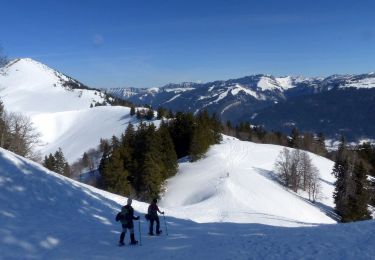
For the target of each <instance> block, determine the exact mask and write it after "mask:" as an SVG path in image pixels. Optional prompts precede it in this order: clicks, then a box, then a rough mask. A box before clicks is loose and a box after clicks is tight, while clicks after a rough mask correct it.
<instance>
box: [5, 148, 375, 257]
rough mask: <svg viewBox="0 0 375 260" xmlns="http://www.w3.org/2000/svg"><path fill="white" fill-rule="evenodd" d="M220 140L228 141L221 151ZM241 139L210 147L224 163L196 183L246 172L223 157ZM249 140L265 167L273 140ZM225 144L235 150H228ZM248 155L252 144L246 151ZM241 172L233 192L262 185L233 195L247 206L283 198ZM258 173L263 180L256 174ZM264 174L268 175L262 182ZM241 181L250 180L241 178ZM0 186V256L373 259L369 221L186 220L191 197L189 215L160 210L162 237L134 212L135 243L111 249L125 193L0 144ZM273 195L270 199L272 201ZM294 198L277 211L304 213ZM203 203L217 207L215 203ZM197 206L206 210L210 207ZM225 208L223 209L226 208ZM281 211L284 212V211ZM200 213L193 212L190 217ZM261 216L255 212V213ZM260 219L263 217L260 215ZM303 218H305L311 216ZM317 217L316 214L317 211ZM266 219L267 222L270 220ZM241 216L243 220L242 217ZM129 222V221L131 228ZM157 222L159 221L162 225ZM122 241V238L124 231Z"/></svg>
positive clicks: (302, 204)
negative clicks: (50, 167) (163, 220)
mask: <svg viewBox="0 0 375 260" xmlns="http://www.w3.org/2000/svg"><path fill="white" fill-rule="evenodd" d="M228 145H229V146H232V148H230V149H229V151H228ZM242 145H245V144H242V143H241V142H239V143H238V141H235V142H231V141H227V142H226V143H225V144H223V145H218V146H216V147H214V149H212V150H211V151H210V152H209V154H208V157H207V158H206V159H204V160H202V162H203V163H204V161H206V160H209V161H210V160H214V161H215V160H217V159H218V157H217V154H218V153H220V150H222V153H223V154H227V156H228V157H227V158H222V159H221V160H222V161H227V162H228V164H227V167H226V168H225V169H224V171H222V170H219V168H216V169H215V167H212V168H209V169H207V172H206V173H208V174H209V177H205V176H200V178H201V179H202V180H201V182H199V183H198V184H199V185H202V184H203V183H205V182H206V180H207V179H215V178H220V176H221V174H222V173H223V172H227V171H229V173H230V175H229V177H226V178H227V179H232V180H231V181H233V183H234V180H235V179H237V178H240V175H246V174H245V173H243V172H242V174H240V173H239V174H238V176H236V175H235V174H234V172H235V170H238V168H237V167H236V165H235V164H231V163H232V162H233V163H238V164H239V165H244V164H246V162H245V161H248V160H247V158H238V157H237V158H235V157H234V158H231V156H234V155H236V154H240V151H241V149H246V148H245V147H243V146H242ZM250 145H251V146H253V148H254V149H258V148H259V149H260V153H262V149H264V150H263V152H264V151H265V150H267V151H268V152H269V153H270V157H269V158H268V160H267V161H266V159H263V158H255V157H253V158H250V157H249V161H252V162H253V163H254V164H252V165H253V166H254V165H255V162H257V164H258V166H259V168H262V167H265V168H267V167H268V166H267V165H269V164H270V163H269V162H268V161H271V160H272V158H273V154H275V153H277V149H275V151H272V148H276V147H274V146H273V147H272V146H269V147H267V146H265V147H262V146H259V147H258V146H257V145H254V144H250ZM245 146H247V145H245ZM232 149H236V150H237V151H238V152H233V151H232ZM230 151H232V152H230ZM215 154H216V155H215ZM254 154H256V152H255V151H254V153H253V154H252V155H253V156H254ZM258 160H259V161H258ZM202 162H198V163H196V164H194V163H193V164H191V166H189V165H181V169H182V170H181V173H180V174H179V176H178V177H177V179H179V178H182V177H183V176H185V178H186V182H187V183H188V182H189V181H190V180H191V179H190V178H189V177H188V176H186V175H187V172H188V171H189V169H188V168H189V167H191V171H190V172H189V173H192V172H193V171H194V170H195V169H196V167H198V166H199V165H200V164H202ZM216 162H217V161H216ZM314 162H318V163H319V162H321V163H322V165H323V164H324V160H322V159H319V158H314ZM217 163H218V162H217ZM224 164H225V162H224ZM221 165H222V164H221ZM249 165H251V164H249ZM320 166H321V165H320ZM232 167H233V168H232ZM209 171H212V172H209ZM215 174H216V177H215ZM248 175H254V178H250V177H249V176H244V178H245V180H246V183H245V182H243V183H242V184H243V187H241V185H240V183H239V182H238V183H236V185H233V189H234V190H233V191H235V190H236V189H238V191H239V194H240V195H241V193H242V192H244V191H243V190H242V189H243V188H244V187H246V185H248V186H247V187H248V188H254V189H256V186H257V185H260V184H263V185H265V189H264V190H262V189H259V190H258V192H261V193H260V194H258V196H253V197H249V198H246V197H243V196H248V194H243V196H241V198H240V200H241V201H245V200H248V202H249V204H248V205H247V206H249V205H251V203H250V202H252V203H253V204H254V208H253V209H254V211H255V210H256V209H255V206H256V207H258V206H259V203H257V201H258V200H259V199H260V200H264V199H265V198H266V197H267V194H270V193H274V195H273V196H272V195H271V196H272V197H275V194H279V195H280V196H282V197H283V196H287V195H285V194H287V193H289V192H288V191H285V190H282V189H279V188H275V185H276V184H274V181H272V180H269V179H268V177H267V176H265V175H264V174H261V173H260V172H259V170H257V169H249V173H248ZM235 176H236V177H235ZM262 177H263V178H264V180H262V181H260V179H262ZM266 179H268V181H269V183H268V184H266V183H267V181H265V180H266ZM245 180H242V181H245ZM248 181H253V182H250V183H247V182H248ZM197 182H198V180H195V182H194V183H190V185H187V186H189V187H190V188H192V189H193V190H194V192H193V193H195V194H194V196H196V198H195V201H199V200H201V199H199V197H200V198H202V197H204V196H205V195H204V194H198V193H197V192H198V190H199V189H198V188H197V187H195V186H194V185H195V184H197ZM173 183H174V184H173ZM173 185H177V186H178V180H174V179H172V180H171V182H170V183H169V185H168V189H169V190H170V192H172V188H173V187H174V186H173ZM219 186H220V185H219ZM270 187H273V188H274V189H270ZM0 188H1V193H0V248H1V250H0V259H124V258H127V259H155V258H160V259H301V258H304V259H373V256H374V255H375V248H374V247H373V245H374V243H375V236H374V232H375V225H374V224H375V223H374V221H365V222H361V223H353V224H331V225H314V226H311V227H295V228H290V227H280V226H270V225H263V224H257V223H251V222H252V221H253V220H254V219H255V218H253V217H251V216H250V217H249V221H248V223H233V222H238V221H236V219H234V221H231V219H230V217H228V218H226V219H225V221H227V222H226V223H223V222H220V223H219V222H212V223H196V222H193V221H191V220H187V219H186V218H189V217H190V218H192V214H193V213H194V212H195V213H197V212H198V209H199V205H196V207H197V208H196V209H195V206H193V203H191V201H190V202H189V203H188V204H189V205H190V206H191V210H192V212H193V213H190V216H189V215H187V216H186V217H184V216H182V218H184V219H182V218H176V217H173V216H174V215H176V214H181V215H183V214H185V213H186V214H187V213H188V212H182V213H178V211H179V210H180V209H179V208H178V207H179V206H177V207H174V208H163V209H162V210H165V212H166V214H167V223H168V231H169V236H165V235H164V234H163V235H162V236H160V237H147V236H145V234H146V232H147V224H146V222H145V221H144V218H143V217H142V221H141V226H142V234H143V236H142V246H128V245H126V246H125V247H121V248H119V247H117V245H116V243H117V240H118V237H119V231H120V225H119V224H118V223H116V222H115V221H114V216H115V214H116V213H117V211H118V210H119V209H120V206H121V204H122V203H124V202H125V201H126V198H123V197H120V196H117V195H114V194H110V193H108V192H104V191H100V190H98V189H95V188H92V187H90V186H87V185H83V184H80V183H78V182H75V181H72V180H70V179H67V178H65V177H62V176H60V175H57V174H55V173H53V172H51V171H48V170H46V169H45V168H43V167H41V166H40V165H38V164H36V163H34V162H31V161H29V160H26V159H24V158H21V157H19V156H16V155H14V154H12V153H10V152H8V151H6V150H3V149H0ZM249 192H250V193H251V191H249ZM181 194H182V193H180V195H181ZM183 194H185V193H183ZM187 194H188V195H186V196H185V197H188V196H191V197H190V198H192V196H193V195H192V194H190V193H187ZM282 194H284V195H282ZM180 195H179V196H180ZM222 195H223V196H222V197H221V199H223V203H228V200H229V199H231V198H232V199H233V196H232V197H231V196H229V197H228V198H226V197H225V196H228V195H229V194H222ZM224 195H225V196H224ZM253 195H255V192H254V193H253ZM282 197H281V198H282ZM281 198H280V199H279V200H277V201H275V203H279V202H280V201H281ZM171 199H172V198H171V197H169V195H168V193H167V194H166V197H165V201H164V202H165V204H167V203H166V202H167V201H168V200H169V202H171V201H172V200H171ZM182 199H183V197H180V201H178V200H177V201H176V200H175V203H177V204H181V201H183V200H182ZM288 199H289V198H288ZM296 200H298V198H295V199H291V201H290V202H289V203H287V202H285V201H284V202H283V205H284V207H286V208H284V210H287V208H289V207H296V208H297V207H301V209H300V211H301V213H302V212H304V211H305V210H306V209H307V212H309V214H310V213H313V212H314V210H313V209H311V208H310V207H312V205H309V203H307V202H304V201H303V200H300V201H301V202H300V203H297V204H294V203H296ZM201 201H204V200H201ZM266 201H267V200H266ZM216 203H221V201H216ZM234 203H238V201H234ZM267 203H269V202H267ZM226 205H228V204H226ZM133 206H134V208H135V209H136V211H137V212H136V214H140V212H141V213H144V212H145V211H146V207H147V205H146V204H145V203H141V202H137V201H135V202H134V203H133ZM207 206H208V205H207ZM211 206H212V207H213V208H220V207H221V206H222V205H221V204H220V205H215V204H212V205H211ZM241 206H244V205H241ZM276 208H277V207H276ZM231 209H232V208H229V210H231ZM204 210H205V211H206V212H207V214H208V215H211V216H214V215H215V214H216V213H217V212H216V213H215V212H210V211H209V210H208V209H204ZM279 210H281V208H279ZM275 211H276V209H275ZM228 213H229V215H228V216H230V214H231V213H230V212H228ZM274 214H278V215H282V214H283V213H282V212H279V213H277V212H274ZM288 214H291V213H290V211H289V213H288ZM314 214H315V213H314ZM142 215H143V214H142ZM201 215H202V214H198V215H197V218H199V217H200V216H201ZM318 215H319V214H317V215H316V216H318ZM218 217H219V216H218ZM261 217H262V216H257V218H258V219H260V218H261ZM289 217H290V216H289ZM263 218H264V219H267V216H263ZM294 218H295V217H294ZM308 218H310V219H312V218H314V216H309V217H307V219H308ZM301 219H302V217H301ZM307 219H305V220H307ZM318 219H321V220H323V219H324V218H322V217H321V216H320V217H318V218H317V220H318ZM237 220H238V219H237ZM267 221H268V222H270V221H272V219H268V220H267ZM288 221H290V220H288ZM241 222H245V221H244V219H243V218H242V219H241ZM282 222H284V219H280V218H279V217H277V218H275V220H274V222H273V225H278V224H280V223H282ZM304 222H306V221H304ZM137 224H138V223H137V222H136V227H137ZM162 224H163V223H162ZM295 225H296V226H297V225H298V222H295ZM301 225H302V224H301ZM162 227H163V228H164V225H162ZM136 231H137V232H136V237H137V238H138V239H139V234H138V229H137V228H136ZM126 242H127V243H128V242H129V238H128V237H127V238H126Z"/></svg>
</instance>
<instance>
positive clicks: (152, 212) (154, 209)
mask: <svg viewBox="0 0 375 260" xmlns="http://www.w3.org/2000/svg"><path fill="white" fill-rule="evenodd" d="M158 212H160V210H159V207H158V205H156V203H151V204H150V206H148V210H147V213H148V215H149V216H150V218H158Z"/></svg>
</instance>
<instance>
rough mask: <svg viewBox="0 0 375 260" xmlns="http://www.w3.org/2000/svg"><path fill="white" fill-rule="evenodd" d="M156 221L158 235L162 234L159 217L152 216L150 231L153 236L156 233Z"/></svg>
mask: <svg viewBox="0 0 375 260" xmlns="http://www.w3.org/2000/svg"><path fill="white" fill-rule="evenodd" d="M155 221H156V233H157V234H158V233H160V220H159V216H152V217H150V230H149V233H150V234H153V233H154V222H155Z"/></svg>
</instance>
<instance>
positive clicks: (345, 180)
mask: <svg viewBox="0 0 375 260" xmlns="http://www.w3.org/2000/svg"><path fill="white" fill-rule="evenodd" d="M349 170H350V165H349V161H348V151H347V150H346V143H345V139H343V138H342V139H341V143H340V146H339V149H338V151H337V156H336V160H335V165H334V167H333V172H332V173H333V175H334V176H335V177H336V181H335V191H334V193H333V198H334V202H335V211H336V213H337V214H338V215H340V216H341V218H342V221H343V222H345V221H346V219H347V216H348V215H349V208H348V207H349V206H348V205H349V190H348V189H349V178H350V172H349Z"/></svg>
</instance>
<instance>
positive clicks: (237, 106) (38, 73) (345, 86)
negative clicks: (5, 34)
mask: <svg viewBox="0 0 375 260" xmlns="http://www.w3.org/2000/svg"><path fill="white" fill-rule="evenodd" d="M106 93H107V94H110V95H112V96H115V97H118V98H121V99H123V100H128V101H131V102H133V103H134V104H136V105H145V104H148V105H151V106H152V107H153V108H155V109H156V108H157V107H159V106H162V107H165V108H168V109H171V110H173V111H190V112H192V113H197V112H199V111H201V110H204V109H207V110H208V111H209V112H210V113H216V114H217V115H218V116H220V118H221V119H222V121H223V122H226V121H228V120H230V121H231V122H232V123H233V124H236V123H238V122H249V123H251V124H254V125H263V126H264V127H266V128H267V129H268V130H278V131H283V132H286V133H289V132H290V130H291V128H292V127H297V128H299V129H300V130H302V131H312V132H315V133H317V132H323V133H324V134H326V135H327V136H328V137H338V136H339V135H340V134H344V135H345V136H346V137H347V138H349V139H352V140H355V139H359V138H372V139H375V113H374V112H375V73H367V74H360V75H332V76H329V77H326V78H320V77H311V78H307V77H291V76H287V77H274V76H271V75H265V74H258V75H252V76H247V77H243V78H238V79H230V80H222V81H214V82H208V83H192V82H184V83H180V84H168V85H166V86H163V87H158V88H112V89H102V90H98V89H94V88H90V87H88V86H85V85H84V84H82V83H80V82H79V81H77V80H75V79H72V78H70V77H68V76H66V75H64V74H63V73H61V72H58V71H56V70H53V69H51V68H49V67H48V66H46V65H44V64H42V63H39V62H37V61H35V60H32V59H27V58H26V59H16V60H13V61H11V62H9V63H8V64H7V65H6V66H5V67H4V68H3V69H1V70H0V98H1V99H2V101H3V102H4V104H5V106H6V108H7V109H8V110H10V111H15V112H23V113H26V114H28V115H31V116H32V119H33V120H37V119H38V117H37V116H36V115H40V116H41V115H42V114H46V113H59V112H66V111H81V110H82V109H86V108H89V107H91V106H95V105H96V104H103V103H104V102H106V101H108V100H110V99H111V97H109V96H108V95H106ZM109 110H110V109H109ZM35 123H37V122H35ZM46 124H47V123H46V121H44V120H43V125H41V126H40V127H38V128H40V130H41V131H42V132H44V131H47V130H48V129H52V128H55V126H51V127H49V128H48V127H46ZM49 124H50V122H49ZM49 131H50V130H48V131H47V132H49Z"/></svg>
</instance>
